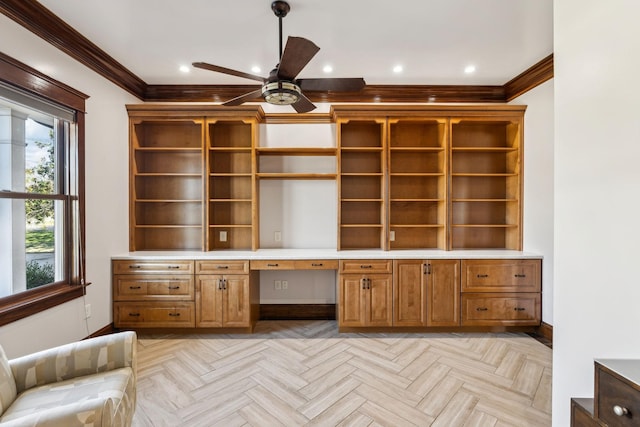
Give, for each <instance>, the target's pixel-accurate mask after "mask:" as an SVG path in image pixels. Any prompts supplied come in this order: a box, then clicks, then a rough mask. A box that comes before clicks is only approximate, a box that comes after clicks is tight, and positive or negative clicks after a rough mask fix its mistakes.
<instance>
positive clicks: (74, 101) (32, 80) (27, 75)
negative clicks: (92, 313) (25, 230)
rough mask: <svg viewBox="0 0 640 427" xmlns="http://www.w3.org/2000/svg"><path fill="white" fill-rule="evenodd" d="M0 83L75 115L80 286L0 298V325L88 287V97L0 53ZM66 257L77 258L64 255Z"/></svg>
mask: <svg viewBox="0 0 640 427" xmlns="http://www.w3.org/2000/svg"><path fill="white" fill-rule="evenodd" d="M0 81H1V82H3V83H4V84H7V85H9V86H12V87H15V88H16V89H19V90H22V91H26V92H28V93H30V94H32V95H34V96H36V97H38V98H41V99H44V100H46V101H50V102H54V103H56V104H59V105H61V106H63V107H66V108H70V109H71V110H73V111H74V112H75V115H76V122H75V123H76V130H77V141H76V143H77V151H78V152H77V161H78V171H77V180H78V208H79V209H78V210H79V213H78V222H79V227H80V230H79V231H80V239H79V242H78V245H79V248H78V249H79V250H78V252H77V253H79V254H80V261H79V262H80V272H81V273H80V274H81V277H80V283H81V284H73V283H67V282H56V283H53V284H50V285H45V286H40V287H37V288H33V289H29V290H26V291H24V292H20V293H17V294H14V295H10V296H7V297H4V298H0V326H3V325H6V324H8V323H11V322H14V321H16V320H19V319H23V318H26V317H29V316H31V315H34V314H36V313H39V312H42V311H45V310H47V309H49V308H52V307H55V306H57V305H60V304H63V303H65V302H68V301H71V300H73V299H76V298H79V297H82V296H83V295H84V294H85V286H87V285H88V282H86V280H85V278H84V277H82V276H84V272H85V271H86V268H85V258H84V256H82V254H84V253H85V247H86V246H85V114H86V110H85V101H86V99H87V98H89V96H88V95H85V94H84V93H82V92H80V91H78V90H76V89H73V88H71V87H70V86H67V85H65V84H64V83H61V82H59V81H57V80H55V79H52V78H51V77H49V76H47V75H45V74H42V73H40V72H39V71H37V70H36V69H34V68H31V67H29V66H28V65H26V64H23V63H21V62H19V61H17V60H15V59H13V58H11V57H9V56H7V55H5V54H4V53H2V52H0ZM66 234H67V235H66V236H65V243H64V245H65V246H66V247H69V246H68V245H71V244H72V242H71V238H70V237H69V233H66ZM67 256H77V254H76V253H71V252H70V253H68V254H67Z"/></svg>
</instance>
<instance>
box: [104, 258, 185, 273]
mask: <svg viewBox="0 0 640 427" xmlns="http://www.w3.org/2000/svg"><path fill="white" fill-rule="evenodd" d="M166 272H171V273H174V274H193V261H178V260H175V261H171V260H169V261H166V260H165V261H149V260H127V261H113V274H140V273H150V274H152V273H166Z"/></svg>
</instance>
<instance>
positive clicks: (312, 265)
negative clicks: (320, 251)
mask: <svg viewBox="0 0 640 427" xmlns="http://www.w3.org/2000/svg"><path fill="white" fill-rule="evenodd" d="M323 265H324V264H323V263H321V262H319V263H316V262H312V263H311V267H322V266H323Z"/></svg>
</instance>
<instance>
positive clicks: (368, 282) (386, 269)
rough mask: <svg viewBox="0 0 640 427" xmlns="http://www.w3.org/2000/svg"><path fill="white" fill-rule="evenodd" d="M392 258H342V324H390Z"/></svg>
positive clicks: (340, 287)
mask: <svg viewBox="0 0 640 427" xmlns="http://www.w3.org/2000/svg"><path fill="white" fill-rule="evenodd" d="M391 265H392V263H391V261H389V260H375V261H370V260H366V261H357V260H356V261H354V260H349V261H340V285H339V292H340V295H339V311H338V313H339V314H338V317H339V326H340V327H361V326H391V325H392V324H393V318H392V314H393V280H392V274H391V273H392V270H391Z"/></svg>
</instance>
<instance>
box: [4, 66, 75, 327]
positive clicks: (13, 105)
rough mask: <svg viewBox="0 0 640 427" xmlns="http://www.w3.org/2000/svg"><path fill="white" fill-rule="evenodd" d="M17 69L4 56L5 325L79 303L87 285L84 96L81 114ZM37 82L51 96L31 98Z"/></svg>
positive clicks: (61, 92)
mask: <svg viewBox="0 0 640 427" xmlns="http://www.w3.org/2000/svg"><path fill="white" fill-rule="evenodd" d="M8 64H9V66H8ZM16 64H17V63H16V62H15V61H14V60H12V59H11V58H8V57H6V56H4V55H1V54H0V236H2V238H0V325H3V324H6V323H9V322H11V321H14V320H17V319H20V318H23V317H26V316H29V315H31V314H33V313H36V312H39V311H42V310H44V309H47V308H50V307H52V306H54V305H57V304H60V303H62V302H66V301H68V300H70V299H73V298H76V297H78V296H81V295H82V294H83V291H84V285H85V280H84V257H83V253H84V238H83V229H84V225H83V223H84V221H83V211H84V206H83V191H84V181H83V178H84V173H83V153H84V150H83V141H84V138H83V123H84V113H83V110H84V99H85V98H86V96H84V97H82V96H80V97H79V98H81V106H82V109H81V110H79V109H77V106H78V105H79V104H78V98H76V97H78V95H79V93H78V92H75V91H73V90H72V89H70V88H68V87H66V86H64V85H62V84H61V83H59V82H55V81H54V80H52V79H49V78H48V77H46V76H43V75H42V74H40V73H38V72H37V71H35V70H32V69H30V68H29V67H27V66H25V65H24V64H21V65H20V70H19V71H20V72H17V74H16V73H7V74H5V73H4V72H5V71H7V69H9V70H13V71H14V72H15V71H16V70H15V69H14V68H12V67H11V65H16ZM34 79H36V80H39V81H42V82H44V83H46V84H45V85H38V88H39V89H41V88H44V90H43V91H42V92H44V94H45V95H46V96H43V95H42V94H41V93H42V92H41V91H40V90H39V91H38V92H39V93H38V95H36V94H34V93H33V92H32V91H30V90H29V89H30V87H29V85H30V84H32V83H33V81H34ZM69 92H71V94H72V95H73V97H71V98H69ZM69 100H72V101H73V102H71V104H77V105H69V104H70V102H69Z"/></svg>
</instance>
